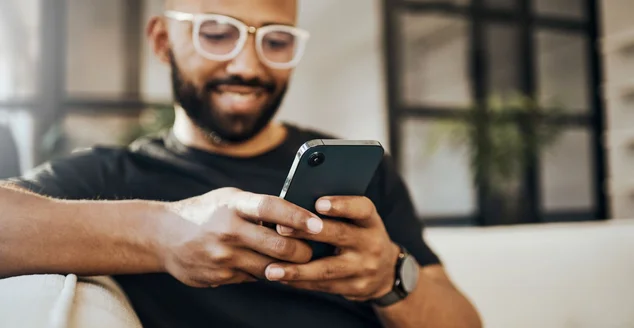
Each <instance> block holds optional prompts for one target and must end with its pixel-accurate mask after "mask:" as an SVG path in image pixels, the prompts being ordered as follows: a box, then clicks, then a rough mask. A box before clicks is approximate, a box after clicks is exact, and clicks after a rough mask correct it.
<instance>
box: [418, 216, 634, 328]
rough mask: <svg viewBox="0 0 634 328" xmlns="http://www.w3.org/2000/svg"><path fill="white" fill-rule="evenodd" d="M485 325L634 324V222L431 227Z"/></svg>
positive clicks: (600, 327) (434, 242)
mask: <svg viewBox="0 0 634 328" xmlns="http://www.w3.org/2000/svg"><path fill="white" fill-rule="evenodd" d="M426 238H427V241H428V242H429V244H430V246H431V247H432V248H433V249H434V250H435V251H436V252H437V253H438V254H439V256H440V257H441V258H442V260H443V261H444V264H445V265H446V268H447V270H448V272H449V275H450V276H451V277H452V278H453V279H454V280H455V281H456V282H457V284H458V286H459V287H460V288H461V289H462V290H463V291H464V292H465V293H466V294H467V295H468V296H469V297H470V298H471V299H472V300H473V301H474V303H475V304H476V306H477V307H478V309H479V310H480V312H481V314H482V317H483V320H484V322H485V327H490V328H497V327H499V328H508V327H514V328H522V327H527V328H528V327H530V328H534V327H543V328H548V327H553V328H555V327H557V328H561V327H571V328H572V327H575V328H576V327H579V328H585V327H588V328H590V327H592V328H621V327H623V328H625V327H634V221H628V220H621V221H607V222H594V223H573V224H542V225H526V226H510V227H495V228H431V229H428V230H427V233H426Z"/></svg>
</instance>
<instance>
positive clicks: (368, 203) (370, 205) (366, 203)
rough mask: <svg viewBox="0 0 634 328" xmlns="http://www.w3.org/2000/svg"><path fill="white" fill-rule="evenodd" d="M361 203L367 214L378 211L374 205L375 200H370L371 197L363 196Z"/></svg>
mask: <svg viewBox="0 0 634 328" xmlns="http://www.w3.org/2000/svg"><path fill="white" fill-rule="evenodd" d="M361 203H362V204H363V206H362V207H363V209H364V211H365V212H364V214H365V215H366V216H371V215H373V214H374V212H376V206H375V205H374V202H372V200H370V198H367V197H363V198H362V199H361Z"/></svg>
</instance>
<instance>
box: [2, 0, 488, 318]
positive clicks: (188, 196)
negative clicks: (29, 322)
mask: <svg viewBox="0 0 634 328" xmlns="http://www.w3.org/2000/svg"><path fill="white" fill-rule="evenodd" d="M296 18H297V3H296V1H295V0H258V1H252V0H174V1H170V2H168V3H167V11H166V12H165V15H164V16H162V17H154V18H152V20H151V21H150V23H149V25H148V29H147V34H148V37H149V40H150V44H151V45H152V49H153V51H154V53H155V54H156V55H157V56H158V58H160V59H161V60H162V61H163V62H164V63H166V64H168V65H170V66H171V69H172V81H173V86H174V95H175V100H176V104H177V106H176V120H175V123H174V127H173V129H172V130H171V131H170V133H168V134H166V135H165V136H163V137H159V138H150V139H144V140H141V141H139V142H136V143H134V144H133V145H132V146H130V147H129V148H128V149H105V148H96V149H93V150H90V151H86V152H83V153H78V154H75V155H74V156H72V157H70V158H67V159H64V160H58V161H55V162H51V163H48V164H46V165H44V166H42V167H40V168H38V169H37V170H35V172H33V173H32V174H30V175H28V176H26V177H22V178H19V179H14V180H12V181H11V185H8V184H7V185H6V186H5V187H4V188H3V189H0V208H3V210H4V213H3V215H2V216H1V217H0V226H3V227H4V228H3V229H0V263H3V265H2V266H1V267H0V276H5V277H7V276H15V275H24V274H35V273H68V272H72V273H76V274H78V275H112V276H114V277H115V279H116V280H117V282H118V283H119V284H120V285H121V286H122V288H123V290H124V291H125V292H126V294H127V296H128V297H129V299H130V301H131V303H132V305H133V307H134V309H135V311H136V313H137V315H138V316H139V318H140V319H141V321H142V322H143V324H144V326H146V327H325V326H328V325H331V326H333V327H380V326H385V327H478V326H479V325H480V323H479V319H478V316H477V314H476V312H475V310H474V308H473V307H472V306H471V305H470V304H469V302H468V301H467V300H466V299H465V298H464V297H463V296H462V295H461V294H460V293H459V292H458V291H457V290H456V288H454V287H453V285H452V283H451V281H450V280H449V278H447V276H446V274H445V273H444V271H443V269H442V266H441V265H440V263H439V260H438V258H437V257H436V256H435V255H434V253H433V252H432V251H431V250H430V249H429V248H428V247H427V246H426V245H425V243H424V242H423V240H422V237H421V228H422V227H421V225H420V223H418V221H417V220H416V218H415V215H414V210H413V207H412V204H411V202H410V199H409V197H408V195H407V192H406V189H405V186H404V184H403V182H402V181H401V179H400V178H399V177H398V175H397V174H396V173H395V171H394V168H393V167H392V166H391V165H390V164H389V161H385V162H384V163H383V164H382V166H381V167H380V168H379V170H378V172H377V174H376V177H375V179H374V181H373V182H372V184H371V186H370V188H369V189H368V194H367V197H337V196H336V195H333V196H332V197H325V198H323V199H320V200H319V201H318V202H317V204H316V207H317V209H318V212H319V213H310V212H308V211H306V210H303V209H301V208H299V207H296V206H294V205H292V204H290V203H287V202H285V201H284V200H282V199H280V198H278V197H275V195H277V194H278V193H279V191H280V190H281V187H282V185H283V183H284V179H285V177H286V174H287V172H288V169H289V167H290V164H291V163H292V161H293V158H294V155H295V153H296V151H297V149H298V148H299V147H300V146H301V145H302V144H303V143H304V142H306V141H308V140H310V139H316V138H325V137H326V136H324V135H321V134H319V133H316V132H312V131H306V130H302V129H299V128H296V127H294V126H291V125H283V124H278V123H275V122H273V121H272V118H273V117H274V114H275V112H276V110H277V109H278V107H279V105H280V103H281V102H282V99H283V96H284V94H285V90H286V87H287V85H288V82H289V80H290V76H291V72H292V69H293V67H295V65H296V64H297V63H298V61H299V58H300V57H301V54H302V52H303V49H304V46H305V43H306V41H307V38H308V35H307V32H305V31H303V30H300V29H298V28H296V27H295V24H296ZM26 190H29V192H27V191H26ZM34 193H38V194H40V195H42V196H39V195H35V194H34ZM46 197H51V198H46ZM55 198H57V199H59V198H63V199H65V200H55ZM75 200H83V201H75ZM126 200H127V201H126ZM159 201H160V202H159ZM322 217H342V218H347V219H349V221H348V222H347V223H344V222H339V221H332V220H328V219H323V218H322ZM260 221H263V222H265V223H269V224H273V225H276V226H277V229H275V230H274V229H269V228H267V227H265V226H262V225H259V224H257V223H256V222H260ZM307 240H313V241H319V242H326V243H330V244H333V245H334V246H336V247H337V248H338V251H337V252H336V254H333V255H332V256H328V257H325V258H321V259H312V257H313V253H312V250H311V248H310V247H309V246H308V244H307V243H306V241H307ZM408 254H411V255H408ZM405 259H408V260H409V262H408V263H410V264H411V263H415V262H414V261H413V260H414V259H415V260H416V261H417V262H418V264H416V265H415V266H414V267H413V271H412V267H411V266H409V269H408V268H406V266H405V265H404V264H403V263H404V261H405ZM407 270H409V271H407ZM406 271H407V272H406ZM401 281H402V282H403V284H407V285H409V286H408V288H404V287H403V286H401V285H399V284H397V283H396V282H401Z"/></svg>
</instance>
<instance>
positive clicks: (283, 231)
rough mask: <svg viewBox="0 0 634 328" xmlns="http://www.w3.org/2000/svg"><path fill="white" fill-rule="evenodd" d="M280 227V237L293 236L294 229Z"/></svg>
mask: <svg viewBox="0 0 634 328" xmlns="http://www.w3.org/2000/svg"><path fill="white" fill-rule="evenodd" d="M278 227H279V231H278V232H279V233H280V235H285V236H288V235H291V234H292V233H293V232H295V230H294V229H293V228H289V227H285V226H278Z"/></svg>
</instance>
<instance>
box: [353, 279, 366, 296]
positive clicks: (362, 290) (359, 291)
mask: <svg viewBox="0 0 634 328" xmlns="http://www.w3.org/2000/svg"><path fill="white" fill-rule="evenodd" d="M353 288H354V290H355V294H356V295H366V294H368V289H369V288H370V281H368V280H366V279H359V280H357V281H355V282H354V283H353Z"/></svg>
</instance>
